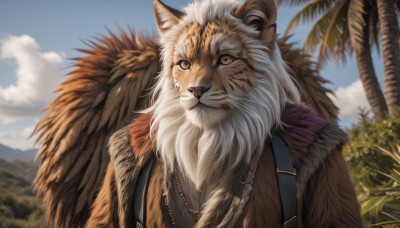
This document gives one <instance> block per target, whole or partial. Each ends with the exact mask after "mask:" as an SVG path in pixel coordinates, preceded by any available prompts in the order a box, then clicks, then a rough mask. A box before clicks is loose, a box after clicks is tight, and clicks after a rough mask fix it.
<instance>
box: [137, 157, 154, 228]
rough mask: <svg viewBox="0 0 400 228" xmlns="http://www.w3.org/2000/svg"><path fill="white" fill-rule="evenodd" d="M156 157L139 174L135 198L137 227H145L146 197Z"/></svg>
mask: <svg viewBox="0 0 400 228" xmlns="http://www.w3.org/2000/svg"><path fill="white" fill-rule="evenodd" d="M155 160H156V159H155V157H154V156H153V157H152V158H150V160H149V161H148V162H147V164H146V165H145V166H144V167H143V168H142V170H141V171H140V174H139V178H138V180H137V184H136V188H135V193H134V196H133V197H134V198H133V216H134V217H135V220H136V227H137V228H143V227H145V221H146V220H145V218H146V196H147V189H148V185H149V183H148V182H149V180H150V178H149V177H150V173H151V169H152V167H153V164H154V161H155Z"/></svg>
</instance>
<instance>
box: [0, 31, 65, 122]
mask: <svg viewBox="0 0 400 228" xmlns="http://www.w3.org/2000/svg"><path fill="white" fill-rule="evenodd" d="M0 57H1V59H2V60H11V61H15V63H16V72H15V77H16V81H15V83H14V84H12V85H10V86H8V87H5V88H2V87H1V86H0V123H10V122H15V121H17V120H20V119H26V118H32V117H36V116H38V115H40V113H41V111H42V110H43V109H44V108H45V106H46V105H47V104H48V103H49V102H50V101H51V99H52V98H53V94H52V93H53V91H54V90H55V89H56V88H57V86H58V85H59V84H60V82H61V81H62V72H61V67H62V66H63V59H62V57H61V54H59V53H56V52H41V51H40V47H39V45H38V44H37V42H36V41H35V39H34V38H32V37H30V36H28V35H22V36H8V37H6V38H5V39H3V40H1V41H0Z"/></svg>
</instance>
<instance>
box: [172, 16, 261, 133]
mask: <svg viewBox="0 0 400 228" xmlns="http://www.w3.org/2000/svg"><path fill="white" fill-rule="evenodd" d="M237 34H238V30H237V28H236V26H235V25H234V23H233V21H229V20H224V21H222V22H211V23H208V24H207V25H205V26H200V25H199V24H198V23H195V24H191V25H189V27H188V28H187V29H186V32H183V33H181V35H180V36H178V37H176V45H175V47H174V53H173V55H172V56H173V61H172V64H171V72H172V76H173V79H174V84H175V86H176V87H177V88H178V89H179V94H180V104H181V105H182V107H183V108H184V109H185V111H186V115H187V117H188V119H190V120H191V121H192V122H193V123H194V124H196V125H199V126H203V125H214V124H215V123H218V122H220V121H221V120H222V119H224V118H226V117H227V116H228V115H229V113H232V111H233V109H234V107H235V103H234V102H235V99H233V98H236V99H238V98H240V97H242V95H243V94H245V93H246V91H247V90H248V88H249V87H250V86H251V84H252V77H251V75H253V74H254V72H252V69H251V66H250V65H249V62H248V59H249V58H248V55H247V53H246V50H245V49H243V42H242V40H241V37H240V36H238V35H237Z"/></svg>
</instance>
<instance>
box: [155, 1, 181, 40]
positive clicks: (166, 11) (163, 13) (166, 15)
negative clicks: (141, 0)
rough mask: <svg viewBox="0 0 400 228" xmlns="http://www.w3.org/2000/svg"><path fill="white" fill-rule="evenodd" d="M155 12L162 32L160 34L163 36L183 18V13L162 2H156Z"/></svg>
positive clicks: (159, 29)
mask: <svg viewBox="0 0 400 228" xmlns="http://www.w3.org/2000/svg"><path fill="white" fill-rule="evenodd" d="M153 10H154V16H155V18H156V23H157V27H158V31H159V32H160V34H163V33H164V32H165V31H167V30H168V29H170V28H171V27H172V26H173V25H175V24H177V23H178V22H179V19H180V18H181V17H182V16H183V13H182V12H181V11H179V10H176V9H173V8H172V7H169V6H167V5H165V4H164V3H163V2H162V1H160V0H154V2H153Z"/></svg>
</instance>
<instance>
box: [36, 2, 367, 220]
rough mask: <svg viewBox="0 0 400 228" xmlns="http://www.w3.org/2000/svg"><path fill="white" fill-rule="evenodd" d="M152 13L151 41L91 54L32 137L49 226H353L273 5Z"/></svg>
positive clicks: (349, 195)
mask: <svg viewBox="0 0 400 228" xmlns="http://www.w3.org/2000/svg"><path fill="white" fill-rule="evenodd" d="M154 12H155V19H156V22H157V26H158V29H159V32H160V41H159V43H157V42H155V41H153V40H152V39H151V38H148V37H144V36H141V35H135V34H134V33H133V32H131V34H130V35H127V34H125V33H124V32H121V35H120V38H118V37H117V36H115V35H114V34H112V33H110V34H111V37H101V38H99V39H98V43H95V42H93V43H91V44H90V45H91V49H89V50H82V51H83V52H85V53H87V54H88V56H86V57H82V58H79V59H77V64H76V66H77V68H76V69H75V70H74V71H73V72H71V73H70V77H69V78H68V79H67V80H66V81H65V82H64V83H63V84H62V85H61V87H60V89H59V91H58V92H59V96H58V97H57V98H56V99H55V100H54V101H53V102H52V103H51V104H50V105H49V107H48V109H47V111H46V114H45V116H44V117H43V118H42V120H41V121H40V122H39V124H38V125H37V127H36V130H35V132H36V133H37V134H38V136H39V137H38V140H39V142H40V143H41V148H40V152H39V157H40V159H41V165H40V169H39V171H38V174H37V178H36V188H37V191H38V192H39V194H40V195H42V196H43V197H44V200H45V204H46V206H47V210H48V215H49V218H50V221H51V222H52V223H53V224H54V225H55V227H82V226H87V227H133V226H139V224H140V223H136V222H137V220H138V218H136V217H135V215H134V212H133V211H134V210H135V209H134V208H135V207H136V206H137V205H139V204H140V202H144V203H142V204H143V205H144V206H143V208H142V209H144V210H143V211H142V214H143V215H144V220H143V221H141V224H142V225H145V226H147V227H235V226H239V227H280V226H281V227H284V226H286V227H295V226H297V227H361V226H362V224H361V218H360V215H359V206H358V204H357V202H356V197H355V194H354V190H353V188H352V185H351V182H350V179H349V176H348V173H347V169H346V165H345V162H344V160H343V157H342V155H341V152H340V150H341V147H342V145H343V144H344V143H345V141H346V136H345V134H344V133H343V132H342V131H341V130H340V129H339V128H338V127H337V126H336V125H335V121H336V115H337V108H336V107H335V106H334V105H333V104H332V102H331V100H330V99H329V98H328V96H327V93H329V91H328V90H326V89H325V88H323V87H322V86H321V84H322V83H324V82H325V81H324V80H323V79H322V78H320V77H319V75H318V72H317V71H316V70H315V68H314V66H313V62H311V61H310V58H309V56H307V55H305V54H303V53H302V52H301V50H298V49H295V48H293V47H292V45H291V44H286V41H287V40H286V39H281V40H277V39H276V24H275V22H276V13H277V11H276V6H275V3H274V1H272V0H245V1H244V2H243V3H239V2H236V1H234V0H224V1H223V0H215V1H211V0H204V1H197V2H195V3H192V4H191V5H189V6H188V7H187V8H185V10H184V11H183V12H180V11H178V10H175V9H172V8H171V7H168V6H167V5H165V4H164V3H162V2H161V1H158V0H155V1H154ZM159 49H161V52H159ZM281 52H282V55H281ZM160 62H161V63H162V64H161V66H160ZM286 63H288V66H287V65H286ZM290 69H291V70H292V71H290ZM290 72H293V74H292V77H291V76H290V75H289V73H290ZM153 85H154V86H153ZM150 90H152V99H148V98H149V96H150V95H149V94H150ZM301 99H302V101H303V102H304V103H306V104H307V105H308V106H307V105H306V104H304V103H301ZM137 110H144V111H141V112H134V111H137ZM316 113H319V114H316ZM276 139H279V140H281V141H279V142H281V144H280V145H283V147H282V148H284V147H285V148H288V150H285V149H283V150H280V149H277V148H276V147H275V145H276V144H274V142H275V141H274V140H276ZM282 140H283V141H282ZM285 145H286V146H285ZM284 152H285V153H287V155H288V156H286V155H285V156H286V158H290V159H289V162H287V161H286V162H283V163H284V164H283V165H290V166H294V168H295V170H289V171H285V170H281V169H280V168H279V167H280V165H282V164H280V162H279V161H278V160H279V159H277V157H280V156H283V154H284ZM276 160H277V161H278V162H277V161H276ZM149 164H152V166H149ZM146 167H150V168H147V169H146ZM144 170H147V171H146V172H147V174H148V175H149V177H148V178H147V179H146V178H144V180H146V181H147V182H145V183H147V184H146V186H145V187H144V189H145V191H139V190H138V189H139V188H143V186H142V184H141V180H142V179H141V178H143V175H144V174H143V173H142V172H144ZM284 175H287V177H285V176H284ZM280 178H282V179H280ZM286 178H289V179H290V178H291V179H290V180H294V181H295V182H293V183H294V184H293V185H292V187H293V188H292V187H290V188H286V189H285V188H284V187H282V186H285V185H281V181H283V182H285V180H289V179H286ZM290 180H289V181H288V182H290ZM146 189H147V190H146ZM282 192H283V193H285V192H286V193H287V192H292V193H294V194H292V196H294V204H293V205H297V207H295V208H294V210H293V211H294V213H293V216H292V217H290V218H289V219H286V218H285V217H286V215H285V213H286V212H285V210H286V207H287V206H288V203H287V201H288V199H289V198H290V194H289V195H288V197H286V196H285V195H284V194H282ZM138 194H139V196H140V194H143V195H144V196H143V197H141V198H136V195H138ZM137 199H138V200H137ZM139 201H140V202H139ZM292 203H293V202H292ZM289 204H290V203H289ZM293 205H292V206H293ZM289 206H290V205H289ZM292 209H293V208H292Z"/></svg>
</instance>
